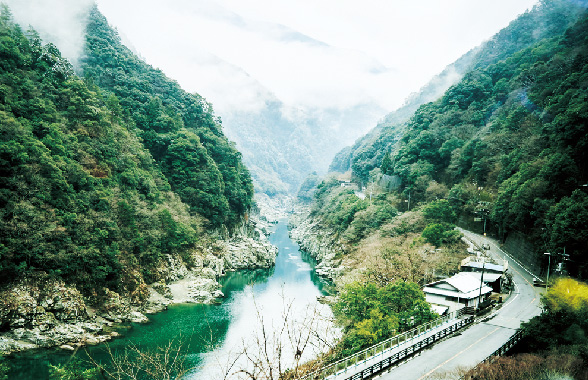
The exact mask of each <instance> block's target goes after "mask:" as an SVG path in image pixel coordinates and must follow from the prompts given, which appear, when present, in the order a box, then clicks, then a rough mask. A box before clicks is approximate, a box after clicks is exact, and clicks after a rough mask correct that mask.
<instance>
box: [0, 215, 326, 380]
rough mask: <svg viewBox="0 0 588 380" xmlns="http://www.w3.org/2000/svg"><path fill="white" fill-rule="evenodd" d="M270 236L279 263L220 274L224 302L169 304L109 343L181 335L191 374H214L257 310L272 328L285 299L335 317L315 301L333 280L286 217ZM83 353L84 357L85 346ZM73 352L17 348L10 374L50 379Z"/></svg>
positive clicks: (152, 342)
mask: <svg viewBox="0 0 588 380" xmlns="http://www.w3.org/2000/svg"><path fill="white" fill-rule="evenodd" d="M269 240H270V242H271V243H272V244H274V245H276V246H277V247H278V249H279V253H278V257H277V259H276V265H275V267H274V268H271V269H267V270H251V271H239V272H230V273H229V274H227V275H226V276H225V277H223V278H222V279H221V280H220V283H221V285H222V291H223V293H224V294H225V298H224V299H223V302H222V303H221V304H219V305H199V304H181V305H173V306H170V307H169V309H168V310H167V311H164V312H161V313H158V314H154V315H151V316H149V318H150V322H149V323H146V324H131V325H129V326H127V328H125V329H124V330H123V331H124V332H122V335H123V336H122V337H121V338H118V339H115V340H113V341H111V342H109V343H108V344H109V346H110V348H111V349H112V350H113V351H114V352H117V351H120V350H121V349H122V348H124V347H125V346H127V345H129V344H133V345H135V346H137V347H138V348H139V349H141V350H150V349H153V348H155V347H161V346H165V345H166V344H167V343H168V342H169V341H170V339H174V338H176V339H181V341H182V342H183V343H182V347H183V349H184V353H185V354H186V365H187V367H189V368H193V369H192V370H191V371H190V372H189V374H188V376H187V379H205V380H206V379H211V380H213V379H215V378H219V376H220V374H219V371H222V370H224V366H226V363H229V362H230V361H232V360H234V358H235V357H236V355H237V353H238V352H239V351H240V350H241V349H242V347H243V344H244V342H250V341H251V340H252V339H253V338H252V336H254V335H255V332H258V331H260V330H261V329H260V328H259V327H260V326H261V325H262V323H261V322H260V318H259V316H258V312H259V315H260V316H262V318H263V321H264V326H266V328H267V331H272V328H274V329H276V328H279V327H280V326H281V325H283V323H282V320H283V315H284V313H283V310H284V305H291V306H292V312H291V313H290V314H291V315H292V316H298V317H299V316H303V315H306V314H307V313H309V312H308V310H315V308H316V309H318V310H320V312H321V314H323V315H325V316H326V317H327V318H328V317H330V311H329V309H328V308H327V307H324V306H323V305H320V304H318V303H317V301H316V299H317V297H318V296H321V295H324V294H326V290H327V289H326V288H327V287H328V285H327V284H326V283H325V282H323V281H322V280H321V279H320V278H319V277H318V276H317V275H316V274H315V273H314V271H313V260H312V258H310V257H309V256H308V255H307V254H305V253H304V252H300V251H299V247H298V245H297V244H296V243H294V242H293V241H292V240H290V238H289V236H288V229H287V222H286V221H285V220H282V221H280V222H279V223H278V224H277V225H276V226H275V227H274V231H273V233H272V234H271V235H270V238H269ZM322 323H323V325H324V326H319V327H320V328H321V329H322V328H324V329H325V331H326V329H329V328H331V326H330V322H322ZM272 326H273V327H272ZM315 328H317V327H315ZM329 335H332V334H330V333H329ZM89 352H90V354H91V355H92V357H94V358H96V359H98V360H106V359H107V356H106V353H105V351H104V346H103V345H99V346H94V347H90V348H89ZM78 355H79V356H80V357H85V353H84V352H83V350H80V352H79V353H78ZM70 358H71V353H70V352H66V351H62V350H40V351H37V352H32V353H31V352H28V353H23V354H17V355H14V356H13V357H11V358H10V359H9V363H10V365H11V366H12V371H11V373H10V377H9V378H10V379H35V380H37V379H39V380H43V379H48V377H49V372H48V364H49V363H51V364H60V363H64V362H66V361H67V360H69V359H70Z"/></svg>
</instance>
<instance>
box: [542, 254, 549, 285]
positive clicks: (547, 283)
mask: <svg viewBox="0 0 588 380" xmlns="http://www.w3.org/2000/svg"><path fill="white" fill-rule="evenodd" d="M543 254H544V255H547V256H549V262H548V264H547V281H545V290H547V289H548V288H549V268H550V267H551V253H550V252H545V253H543Z"/></svg>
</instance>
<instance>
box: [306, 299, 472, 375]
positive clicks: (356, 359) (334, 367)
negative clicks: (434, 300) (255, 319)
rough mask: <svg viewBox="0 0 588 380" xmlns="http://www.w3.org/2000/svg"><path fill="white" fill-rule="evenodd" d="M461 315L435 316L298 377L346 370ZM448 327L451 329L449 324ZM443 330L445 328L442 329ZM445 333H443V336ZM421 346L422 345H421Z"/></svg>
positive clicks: (468, 318)
mask: <svg viewBox="0 0 588 380" xmlns="http://www.w3.org/2000/svg"><path fill="white" fill-rule="evenodd" d="M462 315H463V309H462V310H457V311H454V312H452V313H449V314H447V315H445V316H443V317H440V318H437V319H435V320H434V321H431V322H427V323H424V324H422V325H420V326H417V327H415V328H414V329H412V330H409V331H406V332H404V333H402V334H399V335H396V336H393V337H392V338H389V339H387V340H385V341H383V342H380V343H378V344H375V345H373V346H371V347H368V348H366V349H364V350H362V351H359V352H356V353H355V354H353V355H351V356H348V357H346V358H344V359H341V360H339V361H336V362H335V363H331V364H329V365H327V366H325V367H323V368H321V369H319V370H317V371H314V372H312V373H310V374H308V375H306V376H304V377H301V378H300V379H301V380H315V379H324V378H326V377H328V376H330V375H333V374H336V373H341V372H345V371H346V370H347V368H349V367H351V366H355V365H358V364H361V363H362V362H365V361H366V360H367V359H369V358H373V357H375V356H378V355H383V354H384V353H385V352H387V351H390V350H391V349H393V348H394V347H397V346H400V345H401V344H403V343H405V342H407V341H409V340H412V339H414V338H416V337H418V336H420V335H423V334H424V333H426V332H428V331H429V330H431V329H434V328H436V327H439V326H441V325H442V324H444V323H446V322H449V321H450V320H453V319H457V318H459V317H461V316H462ZM465 320H467V321H468V323H466V324H469V323H472V322H473V320H474V318H473V317H472V316H470V317H467V318H466V319H465ZM461 327H462V326H460V327H459V328H461ZM448 329H451V326H450V327H449V328H448ZM444 330H446V329H444ZM444 330H443V331H444ZM451 332H453V331H451ZM448 333H449V332H448ZM436 335H437V334H435V336H436ZM446 335H447V334H446ZM446 335H443V337H444V336H446ZM440 338H441V337H439V338H437V339H440ZM433 341H434V340H433ZM431 343H432V342H430V343H428V344H431ZM417 344H418V343H417ZM428 344H427V345H428ZM411 347H413V346H411ZM411 347H408V348H411ZM422 347H424V346H422ZM422 347H419V348H418V349H417V350H419V349H421V348H422ZM408 348H407V349H408ZM405 356H407V355H405ZM405 356H402V357H400V358H399V359H397V360H396V361H398V360H400V359H402V358H404V357H405ZM382 368H385V367H382ZM374 373H375V372H374ZM351 378H353V379H357V378H355V377H350V379H351ZM361 378H362V377H359V379H361Z"/></svg>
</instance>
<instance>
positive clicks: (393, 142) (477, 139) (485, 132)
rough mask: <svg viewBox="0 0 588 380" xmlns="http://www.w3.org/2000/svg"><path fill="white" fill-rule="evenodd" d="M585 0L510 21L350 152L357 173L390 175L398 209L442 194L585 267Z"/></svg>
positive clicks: (579, 271) (502, 230)
mask: <svg viewBox="0 0 588 380" xmlns="http://www.w3.org/2000/svg"><path fill="white" fill-rule="evenodd" d="M586 6H587V4H586V3H585V2H575V3H572V2H568V1H550V2H547V1H545V2H542V3H541V4H540V5H538V6H537V7H536V8H535V9H534V10H533V11H532V12H530V13H528V14H525V15H523V16H521V17H520V18H519V19H517V20H515V21H513V22H512V23H511V25H510V26H509V27H508V28H506V29H505V30H503V31H501V32H500V33H499V34H498V35H497V36H496V37H495V38H493V39H492V40H491V43H490V45H489V46H490V50H488V48H486V50H483V51H482V54H481V55H480V56H479V57H480V60H479V61H477V63H474V64H473V65H472V67H474V69H473V70H471V71H469V72H468V73H467V74H466V75H465V76H464V78H463V79H462V80H461V81H460V82H459V83H457V84H456V85H454V86H452V87H451V88H449V89H448V91H447V92H446V93H445V94H444V95H443V96H442V97H441V98H440V99H439V100H437V101H435V102H432V103H428V104H425V105H423V106H421V107H420V108H419V109H418V110H417V111H416V112H415V113H414V115H413V116H412V117H411V118H410V119H409V120H408V121H407V122H406V123H404V124H397V125H396V126H393V127H390V128H388V129H382V133H381V134H380V136H379V137H378V138H377V139H374V138H373V136H372V137H371V139H372V142H371V143H370V144H366V145H365V147H364V148H361V149H363V151H362V152H360V151H356V152H354V154H355V156H354V157H356V160H355V161H353V163H352V168H353V173H354V174H355V177H356V178H357V179H358V181H360V182H361V181H364V183H366V182H367V180H368V178H369V174H368V173H370V172H371V174H372V177H371V178H372V180H374V179H375V180H377V177H378V176H379V175H381V174H386V175H391V176H397V177H399V179H400V180H401V183H402V185H401V187H400V189H399V192H398V194H397V195H398V196H400V197H401V198H402V199H403V200H405V201H406V202H405V204H398V207H399V208H400V209H403V208H404V207H405V206H406V203H407V202H408V199H409V197H410V202H411V204H412V207H415V206H418V205H419V204H424V203H427V202H430V201H431V200H434V199H436V198H446V199H448V200H449V201H450V202H451V204H452V206H453V207H454V210H455V211H456V212H457V213H458V214H459V213H465V214H467V215H469V217H473V216H474V215H473V214H474V213H475V212H477V213H478V214H477V215H475V216H477V217H480V218H487V219H488V223H489V226H491V227H496V229H497V231H498V233H499V235H500V237H501V238H505V237H506V236H508V234H509V232H512V231H515V230H516V231H520V232H523V233H524V234H525V235H526V236H528V237H529V238H530V239H531V240H532V241H534V242H535V245H536V248H537V250H538V251H541V252H544V251H545V252H557V253H564V249H565V253H566V254H568V255H570V256H569V259H570V260H571V262H572V263H573V265H569V271H570V274H573V275H576V276H580V277H585V276H587V275H588V273H587V270H588V256H587V253H588V246H587V242H588V228H587V227H586V226H587V225H588V203H587V201H588V195H587V190H586V189H587V186H585V185H586V183H587V180H588V172H587V162H588V161H587V159H588V158H587V157H586V148H587V146H586V144H587V141H586V138H587V137H586V132H587V130H586V128H587V126H586V122H587V119H586V118H587V117H588V113H587V112H588V102H587V98H586V86H587V85H586V83H588V82H587V79H588V77H587V76H586V70H588V61H587V54H588V47H587V42H588V40H587V39H586V37H587V35H588V21H587V20H586V11H585V8H586ZM581 9H584V11H582V12H580V10H581ZM541 14H542V15H543V18H537V17H538V15H541ZM572 16H573V17H572ZM578 17H579V21H577V23H576V24H574V25H573V26H571V27H570V28H569V29H567V30H565V31H564V32H563V33H555V34H554V35H553V36H552V37H551V38H544V39H542V40H541V41H539V42H537V43H534V44H531V45H530V46H529V47H526V48H522V49H519V50H516V51H515V49H514V48H513V47H512V45H513V42H516V43H514V46H521V45H522V46H525V45H528V44H529V43H530V41H532V40H533V38H532V37H531V35H532V34H533V33H532V32H531V31H532V30H534V29H529V28H531V27H532V26H533V25H541V27H540V28H539V30H540V31H545V30H551V31H552V32H554V31H557V30H559V29H560V28H562V27H563V25H566V24H567V23H568V22H569V21H570V20H571V19H578ZM546 28H547V29H546ZM549 28H551V29H549ZM546 33H547V32H546ZM550 33H551V32H550ZM547 35H549V33H547ZM501 44H502V45H504V46H505V48H504V49H502V50H501V49H498V46H499V45H501ZM513 51H515V52H514V53H512V52H513ZM374 163H377V164H378V166H381V167H380V168H379V169H378V170H376V171H373V169H372V167H373V165H374ZM319 194H320V193H319ZM480 202H483V203H480ZM332 207H333V206H331V208H332ZM351 220H353V218H351ZM348 224H349V225H352V224H353V223H352V222H350V223H348Z"/></svg>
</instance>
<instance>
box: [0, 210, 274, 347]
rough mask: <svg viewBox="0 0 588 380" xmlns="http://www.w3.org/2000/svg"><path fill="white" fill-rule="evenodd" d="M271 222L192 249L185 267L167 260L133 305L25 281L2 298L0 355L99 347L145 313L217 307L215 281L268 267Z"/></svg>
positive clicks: (125, 299) (116, 297)
mask: <svg viewBox="0 0 588 380" xmlns="http://www.w3.org/2000/svg"><path fill="white" fill-rule="evenodd" d="M268 230H269V223H268V222H266V221H264V220H261V219H258V218H254V220H252V221H250V223H249V224H248V225H247V227H246V228H243V229H242V231H241V232H240V233H237V234H235V235H234V236H233V237H231V238H230V239H218V240H214V241H209V242H207V243H205V244H204V245H203V246H201V247H199V248H198V249H196V250H195V251H194V252H193V253H192V256H191V259H190V264H189V265H187V264H186V263H185V262H184V261H183V260H182V259H181V258H179V257H172V256H169V255H167V256H166V257H165V260H164V262H162V265H161V277H160V278H162V280H160V281H158V282H156V283H153V284H150V285H145V284H141V285H140V286H139V287H138V291H140V292H142V293H143V296H142V300H141V301H139V302H137V299H136V298H137V297H133V295H128V296H121V295H120V294H118V293H116V292H114V291H111V290H109V289H102V294H101V295H100V302H99V305H100V306H99V307H93V306H91V305H94V304H96V300H95V299H94V300H93V301H92V302H91V301H90V300H89V299H88V298H86V297H84V296H82V294H81V293H80V292H79V291H78V290H77V289H76V288H75V287H73V286H69V285H66V284H64V283H63V282H61V281H56V280H48V279H46V278H44V279H41V278H37V279H25V280H22V281H20V282H19V283H17V284H15V285H13V286H12V287H11V288H9V289H6V290H4V291H3V292H1V294H0V354H9V353H11V352H17V351H25V350H29V349H35V348H49V347H55V346H61V347H62V348H63V349H68V350H73V349H75V347H76V346H82V345H86V344H98V343H100V342H103V341H106V340H109V339H111V338H113V337H115V336H117V335H118V333H116V331H114V327H115V326H116V325H117V324H121V323H128V322H138V323H141V322H147V321H148V317H147V316H146V315H147V314H151V313H155V312H159V311H162V310H165V309H166V308H167V307H168V305H170V304H174V303H215V302H219V299H220V298H222V297H223V293H222V291H221V290H220V288H221V287H220V284H219V283H218V281H217V280H218V279H219V278H220V277H221V276H223V275H224V274H226V273H227V272H228V271H234V270H241V269H257V268H269V267H271V266H273V265H274V264H275V259H276V255H277V248H276V247H274V246H272V245H271V244H270V243H269V241H268V240H267V231H268Z"/></svg>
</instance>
